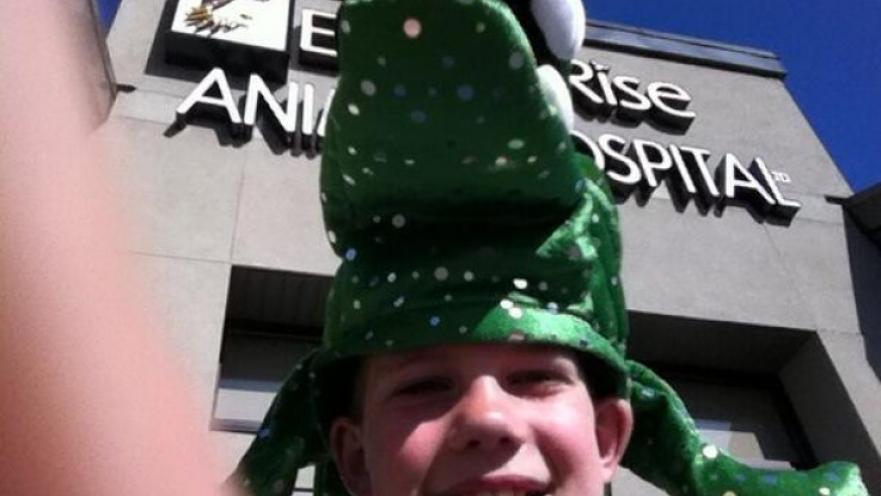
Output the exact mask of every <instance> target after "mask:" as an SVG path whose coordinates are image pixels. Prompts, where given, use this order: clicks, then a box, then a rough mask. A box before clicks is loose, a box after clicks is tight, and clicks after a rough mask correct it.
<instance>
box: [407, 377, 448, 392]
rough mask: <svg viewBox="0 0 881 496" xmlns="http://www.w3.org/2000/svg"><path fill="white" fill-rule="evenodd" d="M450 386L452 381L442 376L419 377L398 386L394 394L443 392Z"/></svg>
mask: <svg viewBox="0 0 881 496" xmlns="http://www.w3.org/2000/svg"><path fill="white" fill-rule="evenodd" d="M451 388H452V383H451V382H450V381H449V380H448V379H444V378H443V377H431V378H428V379H420V380H417V381H414V382H411V383H408V384H405V385H404V386H402V387H400V388H398V389H397V390H396V391H395V395H396V396H419V395H426V394H432V393H443V392H446V391H449V390H450V389H451Z"/></svg>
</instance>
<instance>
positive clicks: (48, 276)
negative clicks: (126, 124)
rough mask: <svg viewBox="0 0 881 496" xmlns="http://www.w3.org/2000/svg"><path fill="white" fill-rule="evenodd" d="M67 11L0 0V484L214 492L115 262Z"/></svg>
mask: <svg viewBox="0 0 881 496" xmlns="http://www.w3.org/2000/svg"><path fill="white" fill-rule="evenodd" d="M69 8H70V5H69V4H68V2H57V1H51V0H29V1H27V2H19V1H10V2H2V4H0V19H5V20H9V21H10V22H5V23H4V27H3V29H0V494H8V495H42V494H69V495H108V496H109V495H118V494H126V495H130V496H135V495H137V496H140V495H144V496H146V495H151V496H153V495H157V494H175V495H179V494H186V495H199V496H202V495H206V496H207V495H216V494H218V492H219V489H218V482H219V481H215V480H212V477H213V474H212V471H211V469H210V468H211V464H210V459H211V455H210V453H209V450H208V448H207V442H206V440H205V439H203V438H202V437H200V435H199V434H198V433H199V431H200V429H198V428H197V424H196V421H195V418H194V414H193V411H194V410H193V408H191V400H190V399H189V398H188V396H187V393H186V387H185V386H184V383H183V381H182V380H181V379H180V377H179V373H178V371H177V370H176V368H175V366H174V365H173V364H172V363H171V360H170V358H169V355H168V353H167V352H166V350H164V349H163V348H162V346H161V345H160V343H159V341H158V336H159V335H161V333H159V332H157V330H156V329H154V328H151V327H150V326H149V324H148V318H147V310H146V308H147V305H146V304H145V302H144V301H143V299H142V298H141V295H140V294H139V291H138V286H139V284H138V282H137V281H136V280H135V279H134V278H133V277H132V274H131V270H130V267H129V266H128V265H127V263H126V259H125V256H124V249H125V243H124V241H123V240H124V235H123V232H124V229H123V226H124V222H123V221H122V219H121V218H120V209H119V205H118V204H117V203H116V202H114V201H113V198H112V195H111V194H110V193H109V191H110V190H111V188H109V187H108V186H109V182H108V180H107V178H108V175H107V174H106V172H107V171H106V170H105V165H106V163H105V161H106V157H105V155H104V153H103V150H102V147H101V146H100V145H99V144H98V143H97V141H98V140H97V138H96V133H95V132H94V130H93V129H92V128H91V124H90V123H89V118H88V116H89V114H90V106H91V105H92V103H91V102H90V100H89V97H88V87H87V84H86V83H85V80H84V79H82V78H79V77H78V76H77V75H78V74H81V68H82V67H83V66H84V65H85V64H87V63H88V62H87V61H86V60H84V55H83V54H81V53H79V52H78V51H77V49H76V48H75V47H77V46H78V42H79V41H80V40H82V38H81V34H82V33H79V32H77V30H76V29H75V27H74V26H75V25H76V24H75V23H74V22H71V20H72V19H71V18H70V16H69V15H68V14H67V13H66V9H69Z"/></svg>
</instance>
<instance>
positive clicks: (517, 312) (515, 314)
mask: <svg viewBox="0 0 881 496" xmlns="http://www.w3.org/2000/svg"><path fill="white" fill-rule="evenodd" d="M508 315H510V316H511V318H514V319H519V318H520V317H523V310H522V309H520V308H517V307H514V308H512V309H510V310H508Z"/></svg>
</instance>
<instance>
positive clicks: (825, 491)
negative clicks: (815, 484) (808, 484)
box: [817, 487, 832, 496]
mask: <svg viewBox="0 0 881 496" xmlns="http://www.w3.org/2000/svg"><path fill="white" fill-rule="evenodd" d="M817 492H818V493H820V494H822V495H823V496H829V495H830V494H832V491H830V490H829V488H828V487H821V488H820V489H819V490H818V491H817Z"/></svg>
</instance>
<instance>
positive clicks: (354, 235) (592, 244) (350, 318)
mask: <svg viewBox="0 0 881 496" xmlns="http://www.w3.org/2000/svg"><path fill="white" fill-rule="evenodd" d="M511 3H512V5H513V6H514V8H513V9H512V8H510V7H509V5H508V4H506V3H505V2H503V1H502V0H345V2H344V3H343V5H342V7H341V9H340V12H339V25H338V26H339V27H338V30H337V37H338V52H339V65H340V79H339V84H338V86H337V91H336V94H335V97H334V100H333V104H332V105H331V107H330V109H329V118H328V128H327V138H326V141H325V143H324V148H323V160H322V171H321V201H322V203H323V208H324V219H325V224H326V226H327V237H328V240H329V241H330V243H331V245H332V246H333V249H334V250H335V252H336V253H337V254H338V255H339V256H340V257H341V259H342V263H341V265H340V268H339V270H338V272H337V273H336V277H335V279H334V284H333V288H332V290H331V294H330V295H329V299H328V305H327V314H326V319H325V328H324V337H323V343H322V345H321V346H320V347H319V348H318V349H316V350H315V351H314V352H313V353H311V354H310V355H309V356H308V357H306V358H305V359H303V360H302V361H301V362H300V363H298V364H297V366H296V367H295V369H294V371H293V372H292V373H291V375H290V376H289V377H288V379H287V380H286V381H285V383H284V385H283V386H282V388H281V390H280V391H279V393H278V395H277V397H276V399H275V401H274V403H273V405H272V407H271V408H270V410H269V412H268V413H267V415H266V419H265V421H264V423H263V426H262V427H261V429H260V431H259V433H258V434H257V436H256V438H255V440H254V442H253V444H252V446H251V447H250V449H249V450H248V452H247V453H246V454H245V456H244V458H243V459H242V461H241V462H240V464H239V467H238V469H237V472H236V474H235V475H234V477H233V478H232V479H233V480H235V481H236V482H238V483H240V484H241V485H242V487H244V488H246V489H247V491H248V492H250V493H251V494H254V495H257V496H269V495H278V494H284V495H288V494H290V493H291V491H292V490H293V486H294V481H295V479H296V473H297V470H298V469H300V468H302V467H304V466H307V465H312V464H314V465H316V466H317V476H316V494H321V495H331V496H344V495H345V494H346V492H345V489H344V488H343V486H342V484H341V483H340V480H339V477H338V474H337V473H336V470H335V468H334V466H333V463H332V461H331V459H330V455H329V453H328V449H327V443H326V439H327V438H326V435H327V426H328V424H329V422H330V420H331V417H332V416H333V415H334V414H335V412H337V413H338V412H339V411H341V409H342V408H345V406H346V405H347V404H348V402H349V401H350V394H351V391H350V390H347V389H346V387H345V386H346V385H347V384H350V382H351V364H352V362H353V360H352V359H353V358H357V357H362V356H365V355H369V354H374V353H382V352H387V351H394V350H405V349H413V348H418V347H426V346H434V345H441V344H453V343H483V342H526V343H545V344H553V345H559V346H564V347H567V348H570V349H573V350H576V351H577V352H578V353H580V354H582V355H583V356H589V357H592V358H593V359H595V360H599V361H601V362H602V363H604V364H605V366H606V369H607V370H608V371H609V372H610V375H611V376H612V377H613V378H614V379H613V381H614V390H615V391H617V394H618V395H620V396H622V397H626V398H629V399H630V401H631V403H632V405H633V408H634V411H635V432H634V436H633V439H632V441H631V444H630V446H629V448H628V450H627V452H626V455H625V458H624V464H625V465H626V466H628V467H629V468H630V469H631V470H633V471H634V472H635V473H636V474H637V475H639V476H641V477H642V478H644V479H646V480H648V481H650V482H651V483H653V484H655V485H657V486H658V487H660V488H662V489H663V490H665V491H666V492H668V493H669V494H671V495H681V496H687V495H688V496H692V495H693V496H738V495H739V496H771V495H774V496H796V495H837V496H865V495H866V494H867V492H866V489H865V487H864V486H863V484H862V482H861V481H860V477H859V471H858V469H857V468H856V466H854V465H852V464H847V463H832V464H827V465H824V466H822V467H819V468H817V469H814V470H811V471H808V472H796V471H769V470H758V469H753V468H750V467H747V466H745V465H743V464H741V463H739V462H737V461H736V460H734V459H733V458H731V457H730V456H728V455H727V454H725V453H724V452H722V451H721V450H719V449H717V448H716V447H714V446H712V445H710V444H708V443H706V442H705V441H704V440H702V439H701V437H700V435H699V434H698V432H697V430H696V428H695V425H694V422H693V421H692V420H691V419H690V418H689V416H688V414H687V413H686V411H685V408H684V406H683V404H682V402H681V401H680V400H679V398H678V397H677V395H676V394H675V392H674V391H673V390H672V389H671V388H670V387H669V386H668V385H667V384H666V383H664V382H663V381H662V380H661V379H660V378H658V376H657V375H655V374H654V373H652V372H651V371H650V370H649V369H647V368H645V367H643V366H641V365H639V364H637V363H635V362H632V361H629V360H627V358H626V339H627V333H628V323H627V315H626V311H625V306H624V299H623V293H622V290H621V285H620V282H619V279H618V274H619V269H620V267H619V264H620V254H621V251H620V242H619V230H618V220H617V215H616V211H615V206H614V202H613V199H612V196H611V194H610V192H609V189H608V188H607V186H606V183H605V179H604V177H603V175H602V173H601V172H600V171H599V170H598V169H597V168H596V167H595V166H594V164H593V162H592V161H591V160H590V159H589V158H588V157H586V156H584V155H581V154H579V153H578V152H577V151H576V150H575V148H574V147H573V144H572V142H571V140H570V138H569V130H570V129H569V128H570V126H571V102H570V101H569V100H568V94H567V92H566V86H565V83H563V81H565V79H564V77H565V72H566V70H567V67H568V63H567V60H568V59H567V57H568V58H571V57H572V55H573V54H574V51H575V49H576V48H577V47H578V46H580V43H581V40H582V39H583V25H584V23H583V11H581V10H580V3H578V2H577V1H574V2H573V1H566V0H559V1H558V2H554V1H540V0H533V1H532V2H531V3H528V4H529V5H532V8H531V9H529V8H525V7H524V6H523V4H527V2H513V1H512V2H511ZM573 14H574V16H575V18H576V19H578V16H579V15H580V16H581V20H582V21H581V22H576V23H575V27H574V28H573V27H572V23H570V22H569V21H568V20H569V19H571V18H573V17H572V16H573ZM561 20H562V21H564V22H562V23H561V22H560V21H561ZM555 23H557V24H558V25H556V26H555ZM567 23H568V24H567ZM579 25H580V26H581V27H580V29H579ZM524 26H525V27H526V29H524ZM567 50H568V52H567ZM561 84H562V89H561ZM567 121H569V122H570V123H567Z"/></svg>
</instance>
